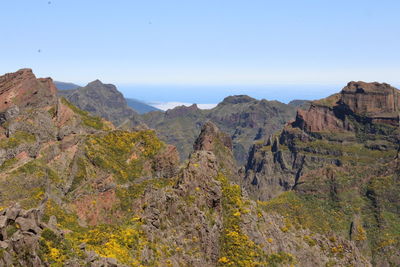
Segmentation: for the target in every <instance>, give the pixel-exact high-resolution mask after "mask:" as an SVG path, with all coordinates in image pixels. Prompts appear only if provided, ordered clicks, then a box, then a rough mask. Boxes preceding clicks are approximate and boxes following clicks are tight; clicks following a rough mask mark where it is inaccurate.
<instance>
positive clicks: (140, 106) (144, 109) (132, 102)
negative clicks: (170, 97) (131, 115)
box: [126, 98, 161, 114]
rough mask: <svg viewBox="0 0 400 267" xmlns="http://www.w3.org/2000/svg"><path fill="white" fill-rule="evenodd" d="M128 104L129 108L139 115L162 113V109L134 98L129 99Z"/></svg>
mask: <svg viewBox="0 0 400 267" xmlns="http://www.w3.org/2000/svg"><path fill="white" fill-rule="evenodd" d="M126 102H127V104H128V106H129V107H131V108H132V109H133V110H135V111H136V112H137V113H139V114H145V113H148V112H152V111H161V110H160V109H158V108H156V107H153V106H150V105H148V104H146V103H144V102H142V101H139V100H137V99H133V98H127V99H126Z"/></svg>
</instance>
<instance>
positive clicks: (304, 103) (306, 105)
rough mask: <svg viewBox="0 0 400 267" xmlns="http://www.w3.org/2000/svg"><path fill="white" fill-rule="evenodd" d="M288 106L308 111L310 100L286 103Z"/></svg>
mask: <svg viewBox="0 0 400 267" xmlns="http://www.w3.org/2000/svg"><path fill="white" fill-rule="evenodd" d="M288 105H290V106H293V107H295V108H300V109H308V108H309V107H310V105H311V101H310V100H298V99H295V100H292V101H290V102H289V103H288Z"/></svg>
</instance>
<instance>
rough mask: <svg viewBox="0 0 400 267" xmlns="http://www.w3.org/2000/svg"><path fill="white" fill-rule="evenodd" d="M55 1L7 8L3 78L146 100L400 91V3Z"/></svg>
mask: <svg viewBox="0 0 400 267" xmlns="http://www.w3.org/2000/svg"><path fill="white" fill-rule="evenodd" d="M48 2H49V1H42V0H1V1H0V9H1V10H2V12H1V13H2V15H1V17H0V30H1V36H2V38H1V41H0V73H6V72H12V71H15V70H17V69H19V68H22V67H30V68H32V69H33V70H34V72H35V73H36V74H37V76H40V77H42V76H51V77H53V78H54V79H56V80H61V81H72V82H76V83H80V84H85V83H87V82H89V81H92V80H95V79H100V80H102V81H104V82H107V83H114V84H117V85H119V87H120V88H122V90H123V92H124V93H125V94H126V95H129V96H132V97H135V96H136V95H139V96H140V97H138V98H142V99H143V97H141V95H144V96H146V94H145V93H146V90H145V89H143V90H141V91H140V89H138V88H140V86H143V88H147V89H149V88H153V90H156V92H159V94H157V93H155V98H157V97H158V98H159V99H152V100H154V101H166V99H167V98H166V97H162V95H168V96H169V97H172V98H174V99H176V101H186V100H183V99H178V98H179V97H181V96H182V97H186V98H185V99H187V97H188V96H192V97H193V99H194V97H195V92H193V91H194V90H191V89H190V88H198V86H200V87H202V88H204V92H203V93H205V94H206V95H207V94H211V95H212V94H214V93H215V94H216V95H218V99H219V98H220V96H219V95H220V94H222V92H224V91H219V93H218V92H216V91H215V90H219V89H218V88H224V89H225V90H228V89H226V88H242V89H241V90H239V89H238V90H239V93H247V92H250V91H251V90H253V91H254V90H255V91H256V94H257V95H261V96H265V97H266V98H270V96H271V88H274V86H276V88H278V89H279V88H289V89H288V91H285V92H282V94H285V97H286V98H288V97H290V96H291V95H293V94H292V91H291V90H292V89H290V88H298V89H297V91H299V90H300V91H302V90H307V89H305V88H306V87H307V85H310V88H320V89H318V90H319V93H318V94H315V96H317V95H318V96H319V94H320V93H323V92H324V90H326V88H334V89H337V90H338V89H340V87H342V86H343V85H344V84H345V83H347V82H348V81H350V80H365V81H382V82H383V81H385V82H389V83H392V84H400V81H399V80H400V75H399V73H400V52H399V51H400V49H399V47H400V20H399V18H398V14H399V12H400V1H398V0H380V1H377V0H335V1H332V0H302V1H299V0H291V1H289V0H286V1H285V0H282V1H277V0H274V1H269V0H262V1H261V0H260V1H258V0H257V1H252V0H246V1H244V0H242V1H237V0H229V1H226V0H201V1H194V0H191V1H189V0H182V1H177V0H162V1H161V0H158V1H156V0H146V1H144V0H143V1H135V0H125V1H123V0H113V1H111V0H85V1H82V0H51V3H50V4H49V3H48ZM38 50H40V51H41V52H40V53H39V52H38ZM279 86H280V87H279ZM178 87H179V88H182V87H185V88H187V90H183V91H182V90H181V89H179V90H178V89H176V90H175V89H174V88H178ZM154 88H157V89H154ZM163 88H169V89H168V91H169V92H170V93H168V94H167V93H165V90H167V89H163ZM207 88H208V89H207ZM246 88H253V89H251V90H250V89H246ZM256 88H259V89H256ZM301 88H302V89H301ZM135 90H136V91H135ZM137 90H139V91H140V92H139V91H137ZM157 90H158V91H157ZM163 90H164V91H163ZM221 90H222V89H221ZM257 90H261V91H257ZM293 90H296V89H293ZM313 90H314V89H310V91H309V92H306V91H304V95H310V92H314V91H313ZM315 90H317V89H315ZM275 91H276V90H275ZM278 91H279V90H278ZM207 92H208V93H207ZM293 92H294V91H293ZM275 95H277V97H275V98H277V99H280V94H279V93H278V94H275ZM300 97H301V94H300ZM146 100H147V99H146ZM204 101H206V98H203V99H198V102H204ZM207 101H211V100H208V99H207ZM215 101H217V97H216V98H214V102H215ZM190 102H195V101H194V100H192V101H190Z"/></svg>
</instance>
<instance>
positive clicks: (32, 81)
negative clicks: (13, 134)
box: [0, 69, 57, 111]
mask: <svg viewBox="0 0 400 267" xmlns="http://www.w3.org/2000/svg"><path fill="white" fill-rule="evenodd" d="M0 88H1V91H0V95H1V99H0V111H4V110H6V109H7V108H10V107H12V106H15V105H17V106H18V107H20V108H26V107H31V108H35V107H36V106H37V105H39V104H40V105H46V104H50V103H51V102H52V101H54V100H55V95H56V91H57V89H56V88H55V86H54V84H53V81H52V80H51V79H50V78H46V79H36V77H35V75H34V74H33V73H32V70H31V69H21V70H19V71H17V72H15V73H8V74H5V75H3V76H1V77H0Z"/></svg>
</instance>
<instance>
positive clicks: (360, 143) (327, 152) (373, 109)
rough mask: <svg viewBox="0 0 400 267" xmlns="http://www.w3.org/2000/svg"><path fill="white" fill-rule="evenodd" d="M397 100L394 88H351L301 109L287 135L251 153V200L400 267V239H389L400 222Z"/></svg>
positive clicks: (374, 260) (247, 178) (376, 260)
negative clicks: (337, 234)
mask: <svg viewBox="0 0 400 267" xmlns="http://www.w3.org/2000/svg"><path fill="white" fill-rule="evenodd" d="M398 93H399V91H398V90H397V89H394V88H393V87H390V86H389V85H387V84H378V83H372V84H367V83H362V82H358V83H354V82H351V83H349V84H348V86H346V87H345V88H344V89H343V90H342V91H341V93H340V94H335V95H332V96H330V97H328V98H325V99H322V100H318V101H314V102H313V103H311V106H310V108H309V109H308V110H307V111H304V110H299V111H298V113H297V117H296V120H295V121H294V122H292V123H289V124H287V125H286V126H285V128H284V129H283V130H282V132H281V133H279V134H277V135H275V136H273V137H271V138H268V139H266V140H264V141H263V142H259V143H258V144H255V145H254V146H253V147H252V149H251V152H250V155H249V159H248V163H247V166H246V175H245V179H244V187H245V188H246V190H247V191H248V193H249V195H250V196H251V197H252V198H254V199H259V200H262V201H267V202H268V203H277V206H278V207H280V208H282V209H283V210H280V209H277V211H278V213H280V214H282V215H283V216H284V217H286V219H288V220H291V221H296V220H298V221H301V224H302V225H308V228H310V229H311V228H314V227H315V228H316V229H317V228H319V229H318V231H319V232H325V231H327V230H328V229H332V228H333V227H337V230H336V231H337V232H342V234H341V236H342V237H345V238H348V239H351V240H353V241H354V242H355V244H356V246H358V248H359V249H360V250H362V251H363V254H364V255H371V259H370V261H371V262H372V263H373V264H374V265H376V266H390V265H398V264H399V263H400V257H399V254H398V253H397V251H396V249H395V247H396V246H397V245H396V244H399V242H400V236H399V235H397V234H394V235H393V234H389V233H388V232H387V231H388V229H394V228H396V227H397V226H396V225H397V222H396V221H398V220H399V219H400V214H399V213H398V212H396V211H395V210H393V207H400V198H399V197H398V196H397V197H396V196H395V195H396V193H395V192H397V191H398V190H399V187H398V181H397V178H396V177H397V174H396V172H397V169H396V167H395V166H396V164H397V163H396V157H397V154H398V146H399V145H398V144H399V143H400V138H399V137H400V135H399V133H400V128H399V124H398V113H399V109H398V106H397V104H396V101H397V100H394V99H396V97H397V95H398ZM383 118H384V119H383ZM383 184H385V185H383ZM381 186H383V187H381ZM386 195H390V196H391V197H390V199H391V200H390V202H391V204H389V203H388V202H386V201H385V200H383V199H384V198H385V196H386ZM278 203H279V204H278ZM316 203H318V204H316ZM349 211H350V212H349ZM387 213H390V214H391V215H390V216H393V217H390V218H389V217H386V215H384V214H387ZM318 216H322V217H324V216H326V217H325V218H324V220H320V221H319V220H318V219H317V218H318ZM339 218H340V219H339ZM372 218H375V219H372ZM321 224H325V225H329V226H328V227H327V228H326V229H323V227H321ZM384 225H385V226H384ZM349 233H350V234H349ZM391 233H392V232H391ZM389 236H390V237H389Z"/></svg>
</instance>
